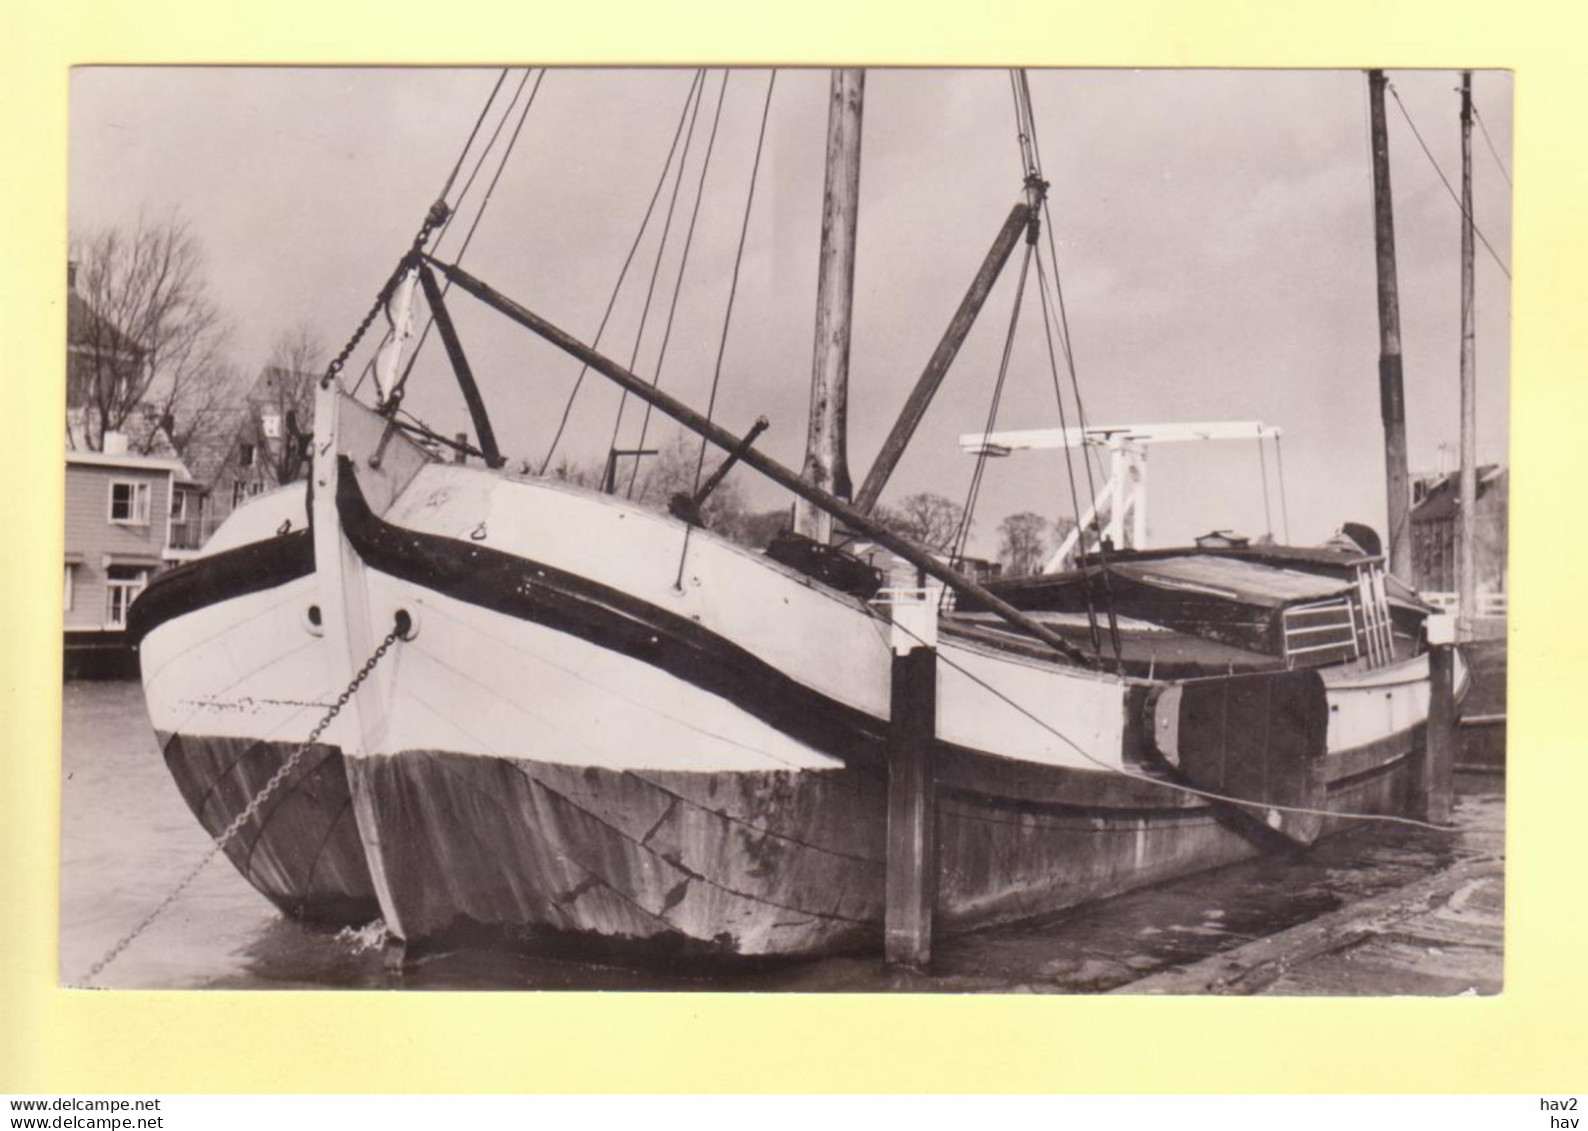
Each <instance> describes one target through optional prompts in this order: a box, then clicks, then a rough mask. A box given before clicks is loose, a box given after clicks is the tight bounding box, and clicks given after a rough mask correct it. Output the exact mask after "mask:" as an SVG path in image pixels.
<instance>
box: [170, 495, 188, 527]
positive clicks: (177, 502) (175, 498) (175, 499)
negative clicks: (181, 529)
mask: <svg viewBox="0 0 1588 1131" xmlns="http://www.w3.org/2000/svg"><path fill="white" fill-rule="evenodd" d="M187 495H188V493H187V492H186V491H172V492H171V517H172V518H173V519H175V520H176V521H177V522H181V521H182V520H183V519H184V518H186V517H187Z"/></svg>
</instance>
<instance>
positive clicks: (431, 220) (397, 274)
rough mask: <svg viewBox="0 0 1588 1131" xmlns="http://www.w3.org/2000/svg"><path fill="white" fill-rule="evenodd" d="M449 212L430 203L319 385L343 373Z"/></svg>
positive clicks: (327, 384)
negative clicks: (417, 227)
mask: <svg viewBox="0 0 1588 1131" xmlns="http://www.w3.org/2000/svg"><path fill="white" fill-rule="evenodd" d="M451 215H452V210H451V209H450V208H448V207H447V203H446V201H444V200H438V201H436V202H435V203H434V204H432V205H431V206H430V211H429V212H427V213H425V222H424V223H423V224H421V225H420V226H419V232H418V234H417V235H415V236H414V242H413V246H412V247H410V248H409V249H408V251H407V252H406V253H405V254H404V255H403V257H402V259H400V260H399V261H398V263H397V267H396V269H395V270H394V271H393V272H392V273H391V277H390V278H389V279H387V280H386V283H385V285H384V286H382V287H381V289H380V293H379V294H377V295H376V296H375V303H374V305H373V306H371V307H370V308H369V312H368V313H367V314H365V315H364V317H363V319H362V320H361V321H360V322H359V324H358V327H357V328H356V329H355V330H354V331H353V336H352V337H351V338H349V339H348V340H347V345H345V346H343V347H342V352H341V353H339V354H337V355H336V356H335V357H333V358H332V359H331V364H330V365H327V366H326V367H325V376H323V377H321V378H320V388H322V389H328V388H330V387H331V382H332V381H335V380H336V378H337V375H338V374H339V373H341V372H342V366H344V365H346V364H347V359H348V358H350V357H352V356H353V351H354V350H356V349H357V348H358V343H359V342H361V341H363V340H364V335H365V333H366V332H368V330H369V328H370V326H371V324H373V323H374V321H375V316H376V315H377V314H379V313H380V312H381V311H382V310H383V309H384V308H385V306H386V304H387V303H388V302H390V301H391V296H392V293H393V292H394V291H396V289H397V284H398V283H399V282H401V281H402V277H403V275H405V274H406V273H407V272H408V271H409V270H410V269H411V268H413V267H414V266H415V265H416V264H417V263H418V262H419V256H420V255H421V253H423V251H424V249H425V244H426V243H427V242H429V239H430V233H431V232H433V231H435V230H436V229H437V228H439V227H440V226H441V225H442V224H445V223H446V222H447V217H449V216H451Z"/></svg>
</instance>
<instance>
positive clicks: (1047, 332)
mask: <svg viewBox="0 0 1588 1131" xmlns="http://www.w3.org/2000/svg"><path fill="white" fill-rule="evenodd" d="M1037 294H1038V295H1039V296H1040V297H1041V299H1042V335H1043V337H1044V339H1046V341H1047V343H1048V370H1049V372H1050V373H1051V374H1052V377H1053V396H1054V399H1055V400H1056V401H1058V405H1059V430H1060V431H1061V432H1063V433H1064V434H1065V436H1066V438H1067V437H1068V434H1069V430H1070V424H1069V421H1068V420H1067V419H1066V416H1065V412H1064V386H1063V384H1062V383H1061V382H1060V380H1059V359H1058V355H1057V354H1056V353H1055V352H1054V349H1053V323H1052V315H1051V312H1050V311H1049V307H1048V287H1047V281H1046V279H1045V277H1044V269H1043V266H1042V255H1041V252H1040V250H1039V251H1038V254H1037ZM1081 444H1082V447H1083V449H1084V447H1085V444H1086V439H1085V437H1084V436H1083V437H1082V439H1081ZM1063 450H1064V470H1065V475H1066V478H1068V479H1069V483H1070V506H1071V508H1072V509H1073V511H1074V514H1075V539H1076V546H1078V547H1079V546H1080V545H1081V539H1082V538H1083V537H1084V536H1085V531H1083V530H1082V529H1081V500H1080V497H1079V496H1078V495H1077V493H1076V487H1075V463H1074V460H1073V458H1072V457H1071V455H1070V445H1069V443H1068V442H1066V443H1065V444H1064V445H1063ZM1081 458H1082V459H1085V458H1086V456H1085V452H1084V450H1083V452H1082V456H1081ZM1085 592H1086V624H1087V627H1088V629H1089V630H1090V632H1091V636H1092V648H1093V650H1094V651H1096V652H1097V654H1098V655H1102V653H1103V638H1102V636H1101V634H1100V633H1099V632H1098V628H1097V605H1096V604H1095V603H1094V602H1093V600H1092V587H1091V586H1090V585H1087V586H1085Z"/></svg>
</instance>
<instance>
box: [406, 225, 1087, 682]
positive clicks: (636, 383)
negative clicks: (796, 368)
mask: <svg viewBox="0 0 1588 1131" xmlns="http://www.w3.org/2000/svg"><path fill="white" fill-rule="evenodd" d="M424 258H425V261H426V262H427V263H430V264H432V265H433V266H434V267H435V268H436V269H437V270H438V271H440V272H441V273H442V274H444V275H445V276H446V277H447V278H448V279H450V280H451V281H452V283H453V285H454V286H457V287H461V288H462V289H463V290H465V291H467V292H468V293H469V294H471V295H473V296H474V297H475V298H477V299H479V300H480V301H481V302H483V303H484V304H485V305H486V306H489V307H491V308H492V309H493V310H495V311H497V312H498V313H500V314H503V315H505V316H506V317H508V318H510V319H512V320H513V321H514V322H517V323H518V324H519V325H520V326H523V327H524V328H525V329H527V330H529V331H531V332H532V333H534V334H536V335H538V336H539V337H541V338H544V339H545V340H546V341H548V342H550V343H551V344H552V345H554V346H556V347H557V348H558V349H560V350H562V351H563V352H564V353H567V354H569V355H570V356H572V357H576V358H578V359H579V361H580V362H582V363H583V364H585V365H588V366H589V367H590V368H591V369H594V370H595V371H596V372H597V373H600V374H601V375H602V376H604V377H607V378H608V379H610V380H612V381H614V382H616V383H617V384H618V385H620V386H622V387H623V388H624V389H626V390H628V392H629V393H631V394H633V395H634V396H636V397H638V398H639V399H640V400H642V401H644V402H645V403H646V404H649V405H651V406H652V407H654V408H656V409H659V410H660V411H661V412H663V413H665V414H667V415H668V416H670V417H672V418H673V419H674V420H676V421H678V422H679V423H680V424H682V425H683V426H684V427H685V428H688V429H689V430H690V431H691V432H694V433H696V434H698V435H700V436H704V437H705V438H706V439H707V440H709V441H711V442H712V443H713V444H716V445H717V446H718V447H719V448H721V449H723V450H724V451H727V452H732V451H734V450H735V449H737V448H739V447H740V446H741V443H742V440H743V437H741V436H735V435H734V434H733V433H732V432H729V431H728V430H727V429H726V428H723V427H722V426H721V425H718V424H715V423H713V422H712V421H710V420H707V419H706V418H705V417H704V416H702V415H700V413H698V412H696V411H695V410H694V409H692V408H690V407H689V406H688V405H686V404H684V403H683V402H682V401H679V400H675V399H674V398H673V397H671V396H669V395H668V394H666V393H664V392H662V391H661V390H660V389H658V388H656V387H655V386H653V385H651V384H650V383H649V382H647V381H644V380H642V379H641V378H639V377H637V376H636V375H635V374H633V373H631V372H629V371H628V370H627V369H625V368H624V367H623V366H621V365H619V364H618V363H617V362H615V361H613V360H612V359H611V358H609V357H606V356H605V355H604V354H601V353H598V352H597V351H596V350H594V349H592V348H590V347H589V346H587V345H585V344H584V343H583V342H581V341H579V340H578V339H577V338H575V337H573V336H572V335H571V334H569V333H567V332H566V331H564V330H562V329H560V328H558V327H557V326H554V325H553V324H552V323H550V322H548V321H546V320H545V319H544V318H542V317H540V316H539V315H538V314H535V313H534V312H533V311H530V310H527V309H525V308H524V307H522V306H520V305H519V304H518V303H516V302H514V301H513V300H512V299H510V298H508V297H507V296H506V295H503V294H500V293H498V292H497V291H495V290H493V289H492V288H491V287H490V286H489V285H488V284H486V283H484V282H482V281H480V280H479V279H476V278H475V277H474V276H473V275H470V274H469V273H468V272H467V271H464V270H463V269H462V268H461V267H458V266H456V265H455V264H450V263H442V262H441V261H440V260H437V259H433V258H431V257H430V256H428V255H427V256H425V257H424ZM739 458H740V459H741V460H742V461H743V462H744V463H747V464H749V465H750V466H751V467H753V468H755V469H756V470H757V471H759V472H760V473H761V474H762V475H765V476H766V477H767V478H768V479H770V480H772V482H774V483H776V484H778V486H780V487H785V488H787V489H788V490H790V491H792V492H793V493H794V494H796V495H798V496H799V497H800V498H802V499H804V500H806V501H807V502H810V503H812V504H814V505H815V506H818V507H820V508H821V509H822V510H824V511H826V512H827V513H828V514H830V515H832V516H833V517H834V518H836V519H838V520H839V521H840V522H842V523H844V525H845V526H847V527H849V529H851V530H854V531H856V532H857V533H860V534H864V535H866V537H868V538H870V539H871V540H872V541H874V542H876V543H877V544H878V545H880V546H883V547H886V548H887V549H889V550H891V551H892V552H893V553H895V554H897V555H898V556H899V557H901V558H903V559H904V560H905V561H907V562H909V563H910V564H911V565H913V566H915V567H916V568H917V569H919V570H921V571H922V572H923V573H925V574H927V575H928V576H931V577H935V578H937V579H938V580H939V581H941V582H942V583H943V584H944V585H947V586H948V587H949V588H950V589H952V590H953V591H954V592H955V593H957V594H959V595H960V596H962V597H968V598H970V599H972V600H974V601H976V602H978V603H980V604H981V605H982V606H983V607H985V608H987V609H990V610H991V611H992V612H995V613H997V614H998V615H999V616H1000V617H1002V618H1003V619H1004V620H1005V621H1007V622H1009V623H1010V624H1012V625H1014V626H1015V627H1016V628H1018V629H1020V630H1021V631H1022V632H1027V633H1030V634H1031V635H1032V636H1034V637H1036V638H1037V639H1038V640H1040V641H1042V642H1043V643H1044V644H1046V645H1048V646H1049V647H1050V648H1052V649H1053V650H1054V651H1056V652H1058V653H1059V654H1060V655H1062V656H1065V657H1066V658H1068V659H1070V660H1073V661H1075V662H1076V663H1077V664H1081V665H1084V666H1087V667H1092V666H1095V661H1094V660H1093V658H1092V657H1091V656H1088V655H1087V654H1086V653H1085V652H1082V651H1081V650H1080V649H1079V648H1077V647H1075V645H1073V644H1071V643H1070V642H1069V641H1068V640H1065V639H1064V638H1063V637H1062V636H1060V635H1058V634H1057V633H1056V632H1053V631H1052V630H1051V629H1049V628H1047V627H1046V626H1044V625H1042V624H1039V623H1037V622H1036V621H1035V620H1033V619H1032V618H1030V617H1028V616H1026V615H1025V614H1024V613H1022V612H1021V611H1020V610H1019V609H1017V608H1015V607H1014V606H1013V605H1011V604H1009V602H1007V601H1005V600H1003V599H1002V598H999V597H997V596H994V595H993V594H992V593H990V592H988V591H987V590H986V589H984V588H983V587H982V586H980V585H978V584H977V583H976V582H974V581H972V580H971V579H970V578H968V577H966V576H965V575H964V574H962V573H960V572H959V571H958V570H956V569H953V568H951V567H949V566H947V565H944V564H943V563H942V562H940V561H938V560H937V559H936V558H934V557H933V556H932V555H931V554H929V553H927V552H926V551H925V550H923V549H921V548H920V547H919V546H916V545H914V544H913V543H911V542H910V541H909V540H907V539H905V538H901V537H899V536H898V535H897V534H895V533H893V532H892V531H891V530H888V529H887V528H886V527H884V526H882V525H881V524H880V523H878V522H877V521H876V520H875V519H873V518H872V517H871V516H869V515H865V514H862V513H861V512H860V511H859V510H857V509H855V508H854V507H853V506H850V505H849V504H848V503H845V502H844V501H843V500H842V499H839V498H836V497H835V496H833V495H832V494H830V493H829V492H827V491H824V490H822V489H821V488H820V487H817V486H814V485H813V484H810V483H807V482H806V481H805V480H803V479H801V478H800V476H799V474H798V473H797V472H795V471H793V470H792V469H790V468H787V467H784V466H783V465H782V464H781V463H779V462H778V461H777V460H775V459H772V458H771V457H770V456H768V455H766V454H765V453H763V452H761V451H759V450H757V449H755V448H746V449H745V450H744V451H743V452H742V453H741V454H740V456H739Z"/></svg>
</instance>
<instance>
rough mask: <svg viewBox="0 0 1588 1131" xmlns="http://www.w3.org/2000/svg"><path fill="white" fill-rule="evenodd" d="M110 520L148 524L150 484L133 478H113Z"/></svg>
mask: <svg viewBox="0 0 1588 1131" xmlns="http://www.w3.org/2000/svg"><path fill="white" fill-rule="evenodd" d="M110 521H111V522H114V523H119V524H120V525H123V526H148V525H149V485H148V484H147V483H139V482H137V481H136V480H132V479H112V480H111V481H110Z"/></svg>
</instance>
